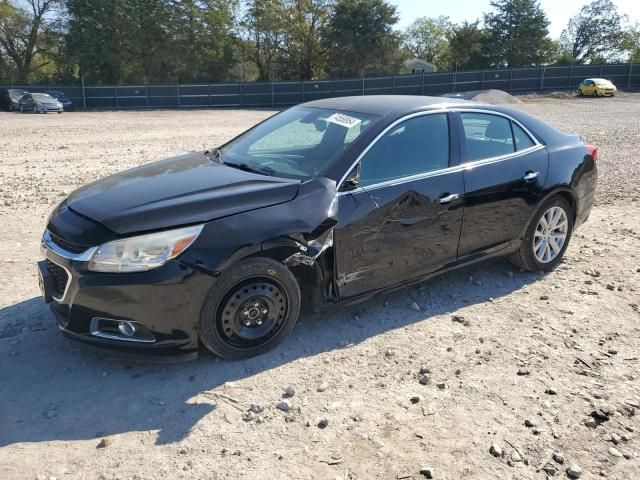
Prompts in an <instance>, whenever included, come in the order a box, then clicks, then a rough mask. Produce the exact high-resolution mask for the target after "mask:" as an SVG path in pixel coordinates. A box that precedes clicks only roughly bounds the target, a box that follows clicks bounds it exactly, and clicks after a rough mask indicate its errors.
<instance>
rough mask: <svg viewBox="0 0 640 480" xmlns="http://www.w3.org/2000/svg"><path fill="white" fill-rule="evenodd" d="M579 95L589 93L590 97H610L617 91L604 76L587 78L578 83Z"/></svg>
mask: <svg viewBox="0 0 640 480" xmlns="http://www.w3.org/2000/svg"><path fill="white" fill-rule="evenodd" d="M578 93H579V94H580V95H591V96H592V97H606V96H608V95H611V96H612V97H613V96H614V95H615V94H616V93H618V89H617V88H616V86H615V85H614V84H613V83H611V82H610V81H609V80H605V79H604V78H587V79H586V80H583V81H582V82H581V83H580V85H578Z"/></svg>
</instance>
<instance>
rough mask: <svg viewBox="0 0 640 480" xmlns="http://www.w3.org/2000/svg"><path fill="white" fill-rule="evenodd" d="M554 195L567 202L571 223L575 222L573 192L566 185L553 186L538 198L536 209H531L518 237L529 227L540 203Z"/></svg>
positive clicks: (576, 209)
mask: <svg viewBox="0 0 640 480" xmlns="http://www.w3.org/2000/svg"><path fill="white" fill-rule="evenodd" d="M556 195H558V196H560V197H562V198H563V199H564V200H566V201H567V203H568V204H569V206H570V207H571V222H572V223H573V224H575V222H576V218H577V212H578V208H577V207H578V204H577V200H576V196H575V194H574V192H573V191H571V189H570V188H568V187H557V188H554V189H553V190H551V191H549V192H547V193H546V194H545V195H543V196H542V197H540V199H539V200H538V202H537V204H536V209H535V210H534V211H533V213H532V214H531V215H530V216H529V218H528V219H527V223H526V224H525V227H524V229H523V230H522V232H521V235H520V238H522V237H524V235H525V233H526V232H527V229H528V228H529V225H530V224H531V221H532V220H533V219H534V218H535V216H536V214H537V213H538V209H539V208H540V205H542V204H543V203H545V202H546V201H547V200H549V199H550V198H551V197H553V196H556Z"/></svg>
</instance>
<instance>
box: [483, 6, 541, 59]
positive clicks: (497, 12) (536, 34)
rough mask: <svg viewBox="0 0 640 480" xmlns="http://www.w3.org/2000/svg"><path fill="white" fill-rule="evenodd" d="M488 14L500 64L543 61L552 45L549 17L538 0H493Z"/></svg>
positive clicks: (494, 53)
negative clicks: (491, 9) (491, 10)
mask: <svg viewBox="0 0 640 480" xmlns="http://www.w3.org/2000/svg"><path fill="white" fill-rule="evenodd" d="M491 6H492V7H493V9H494V11H493V12H490V13H487V14H485V16H484V23H485V27H486V28H487V29H488V30H489V32H490V35H491V40H490V44H489V45H490V46H491V48H490V55H491V57H492V59H493V63H494V64H495V65H497V66H508V67H526V66H530V65H541V64H543V63H544V62H545V61H546V60H547V58H548V56H549V50H550V48H551V40H550V39H549V30H548V27H549V20H548V19H547V16H546V15H545V13H544V11H543V10H542V8H541V7H540V2H539V0H493V1H492V2H491Z"/></svg>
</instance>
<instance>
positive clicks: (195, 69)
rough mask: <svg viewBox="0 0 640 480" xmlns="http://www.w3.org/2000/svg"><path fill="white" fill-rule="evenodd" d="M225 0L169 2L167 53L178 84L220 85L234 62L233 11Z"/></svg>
mask: <svg viewBox="0 0 640 480" xmlns="http://www.w3.org/2000/svg"><path fill="white" fill-rule="evenodd" d="M236 8H237V2H236V1H235V0H234V1H229V0H174V1H172V2H171V10H170V27H169V42H168V47H169V49H168V51H169V52H170V53H171V56H172V58H170V59H167V60H166V62H167V63H173V64H174V65H175V67H174V68H175V76H176V80H179V81H223V80H226V79H227V78H228V77H229V72H230V70H231V69H232V67H233V65H234V63H235V61H236V60H235V58H234V42H235V40H234V38H233V28H234V11H235V10H236Z"/></svg>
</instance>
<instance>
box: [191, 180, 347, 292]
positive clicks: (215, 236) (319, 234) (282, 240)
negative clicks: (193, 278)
mask: <svg viewBox="0 0 640 480" xmlns="http://www.w3.org/2000/svg"><path fill="white" fill-rule="evenodd" d="M336 204H337V188H336V183H335V181H333V180H330V179H328V178H323V177H321V178H315V179H312V180H309V181H307V182H304V183H302V184H300V188H299V191H298V194H297V195H296V196H295V198H294V199H293V200H291V201H289V202H286V203H281V204H278V205H273V206H269V207H265V208H259V209H255V210H251V211H249V212H244V213H240V214H237V215H232V216H229V217H225V218H221V219H218V220H213V221H211V222H208V223H207V224H206V225H205V227H204V228H203V230H202V233H201V234H200V236H199V237H198V239H197V240H196V242H194V244H193V245H192V246H191V247H190V248H189V250H187V252H186V253H185V255H184V257H183V259H182V261H183V262H184V263H187V264H189V265H191V266H193V267H194V268H197V269H199V270H201V271H204V272H206V273H209V274H210V275H212V276H214V277H215V276H218V275H220V274H221V273H222V272H223V271H224V270H225V269H227V268H229V267H230V266H231V265H233V264H234V263H236V262H237V261H238V260H240V259H242V258H246V257H249V256H268V257H270V258H274V259H276V260H279V261H281V262H283V263H284V264H285V265H287V266H288V267H289V268H290V269H291V270H292V271H293V272H294V274H295V275H296V277H298V278H299V279H300V277H304V278H302V280H304V281H305V282H307V283H311V284H312V285H311V286H325V287H326V286H327V284H328V283H330V282H332V280H333V255H330V257H331V258H330V259H325V258H323V257H324V256H325V255H323V254H325V253H326V252H328V251H330V250H331V248H332V247H333V228H334V226H335V225H336V223H337V211H336ZM303 269H307V270H309V272H305V273H303ZM318 283H319V284H320V285H316V284H318ZM325 294H330V290H325Z"/></svg>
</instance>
